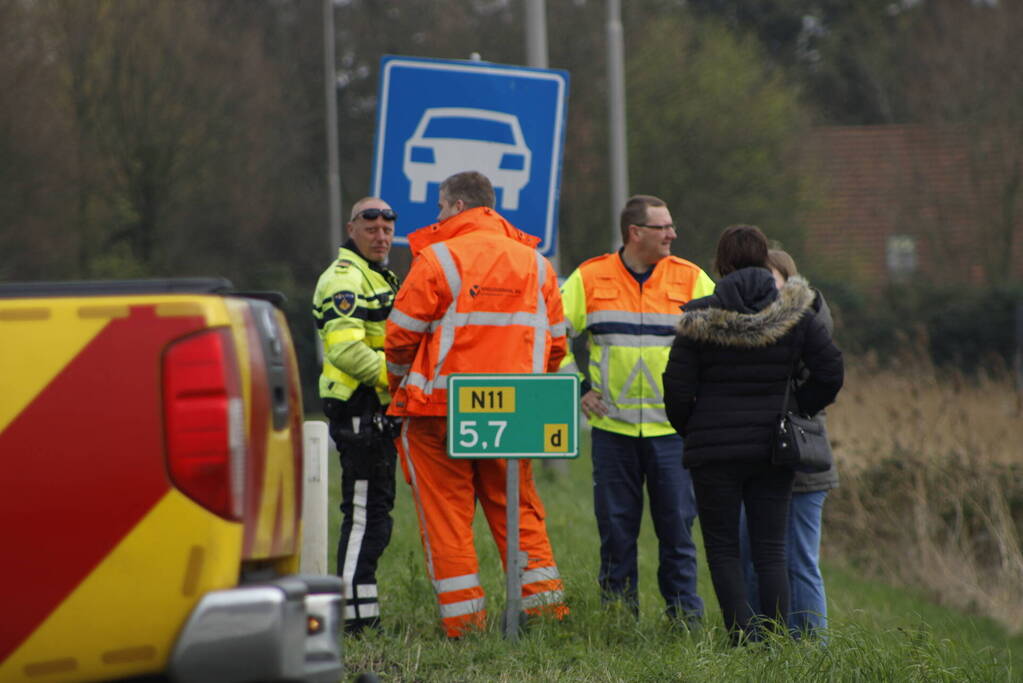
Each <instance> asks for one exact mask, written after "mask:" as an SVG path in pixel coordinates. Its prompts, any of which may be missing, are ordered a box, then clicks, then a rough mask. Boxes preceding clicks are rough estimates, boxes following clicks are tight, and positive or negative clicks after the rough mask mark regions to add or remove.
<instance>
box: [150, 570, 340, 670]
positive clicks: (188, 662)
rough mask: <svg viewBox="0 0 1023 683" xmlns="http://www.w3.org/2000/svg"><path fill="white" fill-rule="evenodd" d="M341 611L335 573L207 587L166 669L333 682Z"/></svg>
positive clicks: (337, 652)
mask: <svg viewBox="0 0 1023 683" xmlns="http://www.w3.org/2000/svg"><path fill="white" fill-rule="evenodd" d="M340 615H341V580H340V579H338V578H337V577H333V576H288V577H284V578H281V579H277V580H275V581H272V582H269V583H260V584H253V585H247V586H242V587H240V588H234V589H231V590H223V591H213V592H210V593H207V594H206V595H204V596H203V598H202V599H201V600H200V601H199V604H198V605H197V606H196V608H195V610H194V611H193V612H192V614H191V616H190V617H189V619H188V622H187V623H186V624H185V628H184V630H183V631H182V633H181V636H180V637H179V638H178V641H177V643H176V644H175V646H174V651H173V653H172V654H171V658H170V662H169V666H168V673H169V674H170V678H171V680H172V681H181V682H184V681H187V682H188V683H205V682H207V681H209V682H210V683H231V682H238V683H241V682H242V681H267V682H269V681H308V682H310V683H320V682H321V681H322V682H323V683H326V682H327V681H330V683H334V682H335V681H337V680H338V679H339V678H340V676H341V673H342V665H341V645H340V641H339V638H338V636H339V634H340V628H341V616H340ZM311 624H312V626H313V627H312V628H311V626H310V625H311ZM317 626H318V628H316V627H317Z"/></svg>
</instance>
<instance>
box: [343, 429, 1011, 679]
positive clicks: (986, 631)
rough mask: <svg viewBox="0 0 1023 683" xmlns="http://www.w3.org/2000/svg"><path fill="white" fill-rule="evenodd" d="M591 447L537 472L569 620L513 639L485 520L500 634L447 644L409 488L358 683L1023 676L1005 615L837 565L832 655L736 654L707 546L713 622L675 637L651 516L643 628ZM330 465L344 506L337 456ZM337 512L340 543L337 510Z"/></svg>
mask: <svg viewBox="0 0 1023 683" xmlns="http://www.w3.org/2000/svg"><path fill="white" fill-rule="evenodd" d="M583 452H584V455H583V456H581V457H580V458H578V459H576V460H572V461H569V462H568V467H567V472H565V473H564V474H560V475H559V474H556V473H555V471H554V470H553V469H552V468H548V467H544V466H543V465H541V464H538V463H537V464H535V470H534V471H535V476H536V479H537V483H538V486H539V488H540V491H541V495H542V497H543V500H544V503H545V506H546V509H547V523H548V530H549V533H550V537H551V542H552V544H553V546H554V551H555V556H556V558H557V561H558V565H559V567H560V570H561V574H562V577H563V578H564V581H565V588H566V594H567V599H568V602H569V604H570V606H571V608H572V614H571V616H570V617H569V618H568V620H566V621H565V622H563V623H559V622H552V621H538V622H535V623H533V624H531V625H530V627H529V628H528V630H526V631H525V632H524V633H523V635H522V637H521V638H520V639H519V640H518V641H516V642H512V641H509V640H507V639H505V638H504V637H503V636H502V634H501V628H500V616H501V609H502V608H503V603H504V577H503V573H502V572H501V570H500V561H499V558H498V556H497V552H496V549H495V547H494V544H493V542H492V540H491V539H490V534H489V531H488V530H487V528H486V525H485V523H484V522H483V520H482V515H479V516H478V518H477V523H476V527H475V535H476V545H477V550H478V553H479V556H480V576H481V580H482V582H483V584H484V587H485V589H486V592H487V596H488V597H487V600H488V608H489V615H488V617H489V626H488V629H487V630H486V631H485V632H482V633H479V634H473V635H471V636H468V637H466V638H463V639H461V640H459V641H455V642H449V641H447V640H446V639H445V638H443V636H442V635H441V632H440V629H439V625H438V620H437V610H436V604H435V602H434V596H433V591H432V589H431V587H430V584H429V582H428V581H427V580H426V577H425V568H424V563H423V557H422V548H421V546H420V542H419V535H418V527H417V523H416V519H415V514H414V511H413V508H412V506H411V500H410V499H411V497H410V495H409V489H408V486H407V484H405V482H404V481H403V480H401V479H399V482H398V496H397V502H396V507H395V512H394V517H395V529H394V537H393V540H392V542H391V544H390V546H389V547H388V549H387V551H386V552H385V554H384V556H383V558H382V559H381V563H380V568H379V572H378V580H379V583H380V594H381V609H382V613H383V618H384V621H385V628H384V629H383V631H382V632H380V633H374V634H370V635H368V636H365V637H362V638H358V639H346V640H345V641H344V648H345V664H346V669H347V671H348V679H349V680H351V679H353V678H354V677H355V675H356V673H358V672H366V671H371V672H375V673H376V674H378V675H379V676H380V678H381V679H382V680H384V681H765V680H793V681H795V680H798V681H1013V680H1023V674H1021V671H1020V667H1021V666H1023V638H1020V637H1018V636H1010V635H1009V634H1008V632H1007V631H1006V630H1005V629H1004V627H1003V626H1002V625H1000V624H998V623H996V622H995V621H993V620H990V619H987V618H983V617H976V616H969V615H966V614H963V613H961V612H957V611H954V610H949V609H945V608H942V607H939V606H937V605H935V604H934V603H933V602H931V601H929V600H927V599H925V595H924V594H923V593H921V592H918V591H914V590H906V589H904V588H894V587H891V586H888V585H885V584H883V583H880V582H876V581H868V580H865V579H863V578H861V577H859V576H858V575H857V574H856V573H854V572H853V571H851V570H850V569H848V568H845V567H843V566H840V565H837V564H825V566H824V573H825V580H826V582H827V588H828V596H829V603H830V614H829V617H830V620H831V626H832V632H831V638H830V642H829V644H828V646H827V647H822V646H820V645H819V644H816V643H811V642H795V641H790V640H788V639H776V640H774V641H771V642H768V643H765V644H760V645H756V646H752V647H746V648H739V649H733V648H730V647H728V646H727V645H726V642H725V637H724V633H723V627H722V622H721V617H720V613H719V610H718V606H717V602H716V600H715V599H714V594H713V590H712V589H711V583H710V578H709V575H708V573H707V569H706V566H705V564H704V562H703V557H702V555H703V553H702V545H700V542H699V540H698V547H700V562H701V563H700V579H699V585H700V594H701V596H702V597H703V598H704V601H705V603H706V612H707V623H706V626H705V628H703V629H702V630H700V631H697V632H695V633H692V634H690V633H685V632H679V631H677V630H674V629H672V628H670V627H669V625H668V623H667V622H666V621H665V620H664V618H663V616H662V613H661V611H662V609H663V605H662V604H661V600H660V596H659V595H658V593H657V581H656V541H655V539H654V537H653V532H652V529H651V525H650V524H649V518H647V520H646V522H645V523H644V526H643V530H642V533H641V539H640V552H641V556H640V586H639V588H640V600H641V605H640V608H641V610H640V616H639V619H638V621H637V620H634V619H633V618H632V617H631V616H630V615H628V614H625V613H623V612H622V611H621V610H618V609H614V608H607V607H606V606H603V605H601V603H600V600H599V598H598V593H597V585H596V572H597V565H598V556H597V532H596V524H595V521H594V519H593V511H592V485H591V482H590V461H589V458H588V457H587V456H586V455H585V453H587V452H588V449H585V448H584V450H583ZM331 466H332V468H333V469H332V477H331V482H332V486H333V491H332V500H336V497H337V486H338V477H337V472H336V469H337V463H336V457H335V458H332V465H331ZM399 477H401V475H399ZM331 514H332V522H331V525H332V530H333V531H332V534H333V535H332V539H333V538H336V532H337V527H338V519H337V514H338V513H337V510H336V506H335V507H333V508H332V510H331ZM827 533H828V528H827V526H826V527H825V534H827ZM333 543H336V541H333V540H332V544H333Z"/></svg>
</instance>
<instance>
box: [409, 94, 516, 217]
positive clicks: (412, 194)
mask: <svg viewBox="0 0 1023 683" xmlns="http://www.w3.org/2000/svg"><path fill="white" fill-rule="evenodd" d="M531 160H532V153H531V152H530V150H529V147H527V146H526V143H525V140H524V138H523V137H522V127H521V126H520V125H519V119H518V117H516V116H513V115H512V114H506V113H504V112H499V111H490V110H488V109H468V108H465V107H434V108H431V109H427V110H426V111H424V112H423V116H422V118H421V119H419V124H418V125H417V126H416V130H415V132H414V133H413V134H412V137H410V138H409V139H408V140H407V141H406V142H405V158H404V163H403V166H402V170H403V171H404V173H405V177H406V178H408V180H409V183H410V184H411V187H410V189H409V201H413V202H425V201H426V189H427V186H428V184H429V183H440V182H442V181H443V180H444V179H445V178H447V177H448V176H451V175H453V174H455V173H459V172H461V171H468V170H477V171H479V172H480V173H482V174H484V175H485V176H487V177H488V178H490V182H491V183H493V185H494V189H495V190H496V189H498V188H499V189H501V191H502V194H501V208H502V209H507V210H509V211H514V210H516V209H518V208H519V192H520V191H521V190H522V188H523V187H525V186H526V184H528V183H529V169H530V161H531Z"/></svg>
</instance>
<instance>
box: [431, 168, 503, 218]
mask: <svg viewBox="0 0 1023 683" xmlns="http://www.w3.org/2000/svg"><path fill="white" fill-rule="evenodd" d="M440 193H441V194H442V195H443V196H444V199H446V200H447V202H448V203H449V204H454V203H455V202H456V201H458V200H459V199H461V200H462V202H464V203H465V208H466V209H475V208H476V207H478V206H486V207H488V208H491V209H492V208H494V203H495V202H494V186H493V185H491V184H490V178H488V177H486V176H485V175H483V174H482V173H480V172H479V171H463V172H461V173H456V174H454V175H453V176H448V177H447V179H445V180H444V182H442V183H441V184H440Z"/></svg>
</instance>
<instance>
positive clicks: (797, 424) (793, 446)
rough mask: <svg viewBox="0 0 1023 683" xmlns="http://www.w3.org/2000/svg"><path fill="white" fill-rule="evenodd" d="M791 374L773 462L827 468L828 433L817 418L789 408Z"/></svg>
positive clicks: (799, 469) (813, 469) (798, 468)
mask: <svg viewBox="0 0 1023 683" xmlns="http://www.w3.org/2000/svg"><path fill="white" fill-rule="evenodd" d="M791 387H792V377H791V376H790V377H789V378H788V380H787V381H786V382H785V398H784V400H783V401H782V404H781V414H780V415H779V416H778V426H777V432H776V433H775V435H774V443H772V444H771V463H772V464H774V465H777V466H778V467H788V468H791V469H794V470H796V471H797V472H826V471H827V470H829V469H831V463H832V455H831V444H830V443H828V435H827V434H826V433H825V431H824V425H822V424H821V423H820V422H819V421H818V420H817V419H815V418H812V417H804V416H802V415H796V414H795V413H793V412H792V411H790V410H789V409H788V408H789V389H790V388H791Z"/></svg>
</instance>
